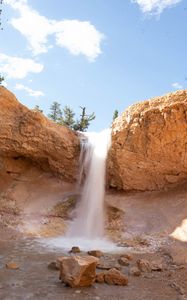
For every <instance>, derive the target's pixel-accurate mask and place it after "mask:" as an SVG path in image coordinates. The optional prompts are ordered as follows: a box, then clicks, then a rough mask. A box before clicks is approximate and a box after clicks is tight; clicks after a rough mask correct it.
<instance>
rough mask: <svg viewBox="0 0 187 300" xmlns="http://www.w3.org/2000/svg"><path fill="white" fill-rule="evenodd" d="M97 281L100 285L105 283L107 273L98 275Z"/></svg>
mask: <svg viewBox="0 0 187 300" xmlns="http://www.w3.org/2000/svg"><path fill="white" fill-rule="evenodd" d="M95 281H96V282H98V283H104V282H105V273H104V272H101V273H98V274H96V278H95Z"/></svg>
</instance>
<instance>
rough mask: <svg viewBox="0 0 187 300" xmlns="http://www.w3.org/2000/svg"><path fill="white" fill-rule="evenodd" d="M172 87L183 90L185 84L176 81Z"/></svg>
mask: <svg viewBox="0 0 187 300" xmlns="http://www.w3.org/2000/svg"><path fill="white" fill-rule="evenodd" d="M172 87H173V88H174V89H175V90H182V89H183V86H182V85H181V84H180V83H178V82H174V83H172Z"/></svg>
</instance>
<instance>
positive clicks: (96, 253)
mask: <svg viewBox="0 0 187 300" xmlns="http://www.w3.org/2000/svg"><path fill="white" fill-rule="evenodd" d="M88 254H89V255H92V256H95V257H98V258H100V257H101V256H103V252H102V251H100V250H91V251H88Z"/></svg>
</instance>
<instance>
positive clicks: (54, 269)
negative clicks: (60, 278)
mask: <svg viewBox="0 0 187 300" xmlns="http://www.w3.org/2000/svg"><path fill="white" fill-rule="evenodd" d="M47 267H48V269H49V270H53V271H57V270H59V268H58V267H57V263H56V261H52V262H50V263H49V264H48V266H47Z"/></svg>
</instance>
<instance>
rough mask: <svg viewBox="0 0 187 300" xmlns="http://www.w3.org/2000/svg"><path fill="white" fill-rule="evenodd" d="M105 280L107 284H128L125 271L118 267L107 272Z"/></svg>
mask: <svg viewBox="0 0 187 300" xmlns="http://www.w3.org/2000/svg"><path fill="white" fill-rule="evenodd" d="M104 279H105V282H106V283H107V284H114V285H127V284H128V278H127V276H125V275H124V274H123V273H121V272H120V271H118V270H116V269H110V270H109V271H107V272H105V275H104Z"/></svg>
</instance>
